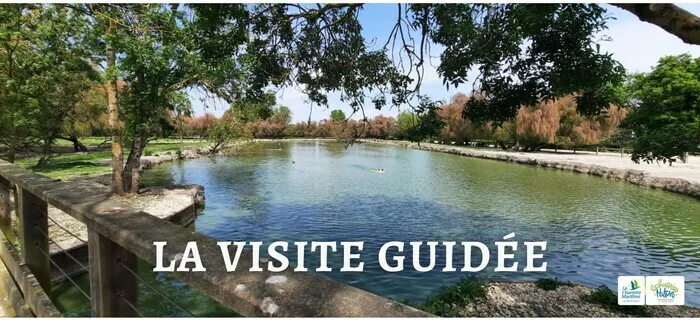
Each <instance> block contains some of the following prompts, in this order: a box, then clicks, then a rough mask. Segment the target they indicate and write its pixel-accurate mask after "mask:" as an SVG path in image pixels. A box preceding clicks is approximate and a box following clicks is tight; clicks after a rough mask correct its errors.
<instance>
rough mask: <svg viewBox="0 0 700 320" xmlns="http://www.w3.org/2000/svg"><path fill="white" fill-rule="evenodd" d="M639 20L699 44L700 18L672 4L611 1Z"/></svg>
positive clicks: (687, 41)
mask: <svg viewBox="0 0 700 320" xmlns="http://www.w3.org/2000/svg"><path fill="white" fill-rule="evenodd" d="M612 5H613V6H616V7H618V8H621V9H624V10H627V11H629V12H631V13H632V14H634V15H635V16H637V17H638V18H639V20H642V21H645V22H648V23H651V24H654V25H657V26H659V27H661V28H662V29H664V30H666V31H667V32H668V33H670V34H673V35H675V36H677V37H678V38H680V39H681V40H683V42H685V43H688V44H695V45H700V18H699V17H697V16H695V15H694V14H692V13H690V12H688V11H686V10H684V9H683V8H680V7H678V6H676V5H674V4H664V3H658V4H634V3H613V4H612Z"/></svg>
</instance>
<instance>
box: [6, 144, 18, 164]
mask: <svg viewBox="0 0 700 320" xmlns="http://www.w3.org/2000/svg"><path fill="white" fill-rule="evenodd" d="M16 149H17V141H15V139H14V138H10V148H9V149H8V150H7V161H8V162H10V163H15V151H16Z"/></svg>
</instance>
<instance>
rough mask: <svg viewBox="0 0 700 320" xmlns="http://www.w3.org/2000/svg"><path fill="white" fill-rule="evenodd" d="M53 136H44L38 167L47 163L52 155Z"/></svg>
mask: <svg viewBox="0 0 700 320" xmlns="http://www.w3.org/2000/svg"><path fill="white" fill-rule="evenodd" d="M51 140H53V139H52V138H51V137H46V138H44V143H43V144H42V145H41V158H39V161H38V162H37V164H36V167H37V168H41V167H43V166H45V165H46V163H47V162H48V161H49V158H50V157H51Z"/></svg>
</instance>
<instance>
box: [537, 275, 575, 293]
mask: <svg viewBox="0 0 700 320" xmlns="http://www.w3.org/2000/svg"><path fill="white" fill-rule="evenodd" d="M535 284H536V285H537V287H538V288H540V289H542V290H557V288H559V287H561V286H570V285H571V282H562V281H559V279H557V278H554V279H549V278H545V279H538V280H537V282H536V283H535Z"/></svg>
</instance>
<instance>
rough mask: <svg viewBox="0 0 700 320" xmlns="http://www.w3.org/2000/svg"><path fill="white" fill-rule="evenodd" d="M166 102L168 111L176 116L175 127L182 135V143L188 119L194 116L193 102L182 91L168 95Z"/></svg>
mask: <svg viewBox="0 0 700 320" xmlns="http://www.w3.org/2000/svg"><path fill="white" fill-rule="evenodd" d="M166 101H167V103H168V104H169V106H168V109H170V110H172V111H173V113H174V114H175V127H176V128H177V131H178V134H179V135H180V143H182V140H183V136H184V130H185V121H186V118H189V117H191V116H192V102H191V101H190V99H189V98H188V97H187V95H186V94H185V93H183V92H182V91H174V92H171V93H170V94H168V96H167V97H166Z"/></svg>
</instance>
